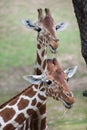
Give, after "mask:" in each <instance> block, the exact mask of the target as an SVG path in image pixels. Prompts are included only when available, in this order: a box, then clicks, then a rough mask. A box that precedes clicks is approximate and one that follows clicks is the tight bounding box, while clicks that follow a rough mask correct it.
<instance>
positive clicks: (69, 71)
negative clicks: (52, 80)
mask: <svg viewBox="0 0 87 130" xmlns="http://www.w3.org/2000/svg"><path fill="white" fill-rule="evenodd" d="M77 68H78V66H73V67H70V68H68V69H66V70H65V71H64V72H65V73H66V74H67V76H68V79H70V78H72V77H73V75H74V74H75V73H76V71H77Z"/></svg>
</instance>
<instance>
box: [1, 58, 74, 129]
mask: <svg viewBox="0 0 87 130" xmlns="http://www.w3.org/2000/svg"><path fill="white" fill-rule="evenodd" d="M47 62H48V68H49V69H48V71H47V73H43V74H42V75H30V76H29V75H28V76H24V78H25V79H26V80H28V81H29V82H31V83H33V84H32V85H30V86H29V87H28V88H26V89H25V90H24V91H22V92H21V93H20V94H18V95H17V96H15V97H14V98H12V99H11V100H9V101H8V102H6V103H4V104H2V105H1V106H0V130H30V129H29V127H30V126H29V122H27V121H29V119H30V118H31V117H32V115H33V114H34V113H35V112H37V111H38V112H40V111H39V110H40V108H41V107H42V106H43V105H44V104H46V99H47V94H48V95H49V93H52V94H51V95H50V96H52V97H53V98H56V99H57V100H60V101H62V102H63V104H64V105H65V107H67V108H71V106H72V104H73V103H74V101H75V99H74V97H73V95H72V93H71V91H70V90H69V88H68V85H67V82H66V81H65V80H66V78H65V73H64V72H63V70H62V68H61V67H60V65H59V63H58V61H57V60H56V59H53V60H48V61H47ZM67 73H68V72H67ZM68 74H69V73H68ZM54 88H55V89H54ZM55 90H56V91H55ZM50 91H51V92H50ZM40 114H42V115H43V113H40ZM27 119H28V120H27ZM43 122H44V119H43V120H42V122H41V125H42V126H43ZM40 130H41V129H40Z"/></svg>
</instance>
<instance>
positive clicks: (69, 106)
mask: <svg viewBox="0 0 87 130" xmlns="http://www.w3.org/2000/svg"><path fill="white" fill-rule="evenodd" d="M59 100H60V101H61V102H62V103H63V105H64V106H65V107H66V108H67V109H70V108H72V105H71V104H70V103H68V102H66V101H64V100H62V99H59Z"/></svg>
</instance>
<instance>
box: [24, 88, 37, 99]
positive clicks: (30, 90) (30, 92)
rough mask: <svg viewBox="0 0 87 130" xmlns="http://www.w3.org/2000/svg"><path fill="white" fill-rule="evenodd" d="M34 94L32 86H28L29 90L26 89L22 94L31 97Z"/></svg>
mask: <svg viewBox="0 0 87 130" xmlns="http://www.w3.org/2000/svg"><path fill="white" fill-rule="evenodd" d="M35 94H36V92H35V91H34V90H33V88H30V89H29V91H26V93H25V94H24V95H25V96H28V97H29V98H32V97H33V96H34V95H35Z"/></svg>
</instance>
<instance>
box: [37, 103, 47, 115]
mask: <svg viewBox="0 0 87 130" xmlns="http://www.w3.org/2000/svg"><path fill="white" fill-rule="evenodd" d="M39 112H40V114H41V115H43V114H44V113H46V104H44V105H43V104H42V106H41V107H40V109H39Z"/></svg>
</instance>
